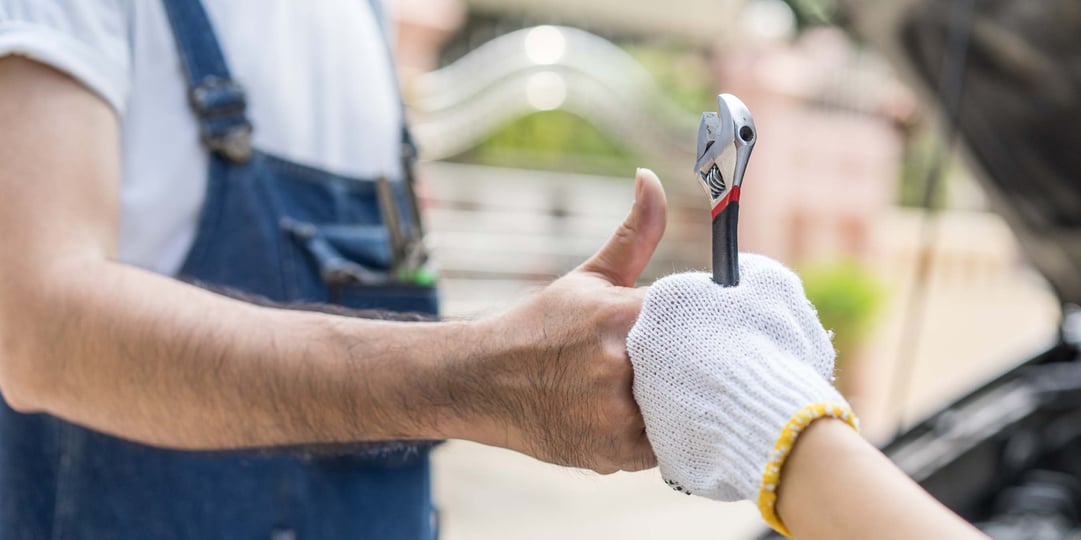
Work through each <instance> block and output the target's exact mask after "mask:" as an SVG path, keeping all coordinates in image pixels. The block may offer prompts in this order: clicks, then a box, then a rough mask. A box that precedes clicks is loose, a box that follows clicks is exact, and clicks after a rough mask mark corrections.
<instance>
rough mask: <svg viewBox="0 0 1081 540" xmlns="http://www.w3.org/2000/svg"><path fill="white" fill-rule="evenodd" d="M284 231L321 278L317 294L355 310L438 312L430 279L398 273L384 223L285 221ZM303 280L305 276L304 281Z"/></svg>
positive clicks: (316, 284) (314, 285) (288, 219)
mask: <svg viewBox="0 0 1081 540" xmlns="http://www.w3.org/2000/svg"><path fill="white" fill-rule="evenodd" d="M281 228H282V231H283V232H284V233H285V234H286V235H287V236H288V237H289V238H290V240H291V241H292V243H293V244H294V246H296V247H298V248H299V249H300V251H301V252H302V253H303V255H304V256H305V258H306V259H307V262H308V264H309V265H311V266H312V268H311V269H312V270H314V272H309V273H310V274H314V275H315V276H317V277H318V280H319V283H312V282H309V283H307V284H306V285H303V286H306V287H316V288H319V289H321V290H320V291H309V292H311V293H316V292H318V293H319V294H318V296H319V297H322V298H324V300H325V301H326V302H328V303H332V304H338V305H341V306H344V307H348V308H352V309H386V310H392V311H408V312H417V313H427V314H435V313H436V312H437V311H438V295H437V293H436V289H435V287H433V286H432V285H430V284H427V283H417V282H411V281H409V279H410V278H411V277H413V276H411V275H403V274H404V273H399V272H395V269H394V261H393V255H392V250H391V245H390V238H389V235H388V234H387V231H386V228H385V227H383V226H382V225H342V224H329V225H327V224H322V225H320V224H314V223H306V222H301V221H297V220H295V219H292V218H283V219H282V220H281ZM302 281H304V280H302Z"/></svg>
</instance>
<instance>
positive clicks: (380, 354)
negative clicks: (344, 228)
mask: <svg viewBox="0 0 1081 540" xmlns="http://www.w3.org/2000/svg"><path fill="white" fill-rule="evenodd" d="M48 277H49V278H50V279H41V280H38V281H37V285H36V286H33V287H25V288H23V289H22V292H13V293H11V296H10V297H9V298H7V299H6V302H5V304H6V305H7V306H8V307H11V306H16V305H17V306H19V309H18V313H15V312H14V310H11V309H8V310H7V312H6V315H7V316H6V317H5V320H4V322H3V324H0V326H2V327H3V328H4V330H5V332H4V333H5V334H6V335H5V339H4V340H3V343H4V344H5V352H6V354H7V355H8V357H7V358H5V360H4V361H5V363H7V364H9V365H10V364H12V363H13V362H14V363H16V364H15V365H16V366H17V367H16V368H14V369H10V368H9V369H6V371H5V378H6V379H14V381H12V380H6V381H4V382H5V391H6V392H8V393H9V394H12V395H9V396H7V397H8V398H9V401H13V402H14V403H15V404H16V405H17V406H19V407H20V408H22V409H24V410H41V411H45V412H49V413H51V414H54V415H57V416H60V417H63V418H65V419H68V420H70V421H73V422H76V423H80V424H83V425H86V426H89V427H92V428H95V429H99V430H101V431H105V432H109V433H112V434H116V435H118V436H122V437H125V438H129V439H134V440H138V441H141V442H145V443H149V444H155V445H161V446H168V447H178V448H200V449H211V448H237V447H250V446H270V445H290V444H304V443H333V442H350V441H364V440H382V439H429V438H440V437H447V436H465V437H468V436H469V435H470V434H469V433H468V432H467V431H466V430H465V429H464V427H463V426H467V425H468V422H467V421H464V420H463V419H462V418H460V417H459V416H458V415H460V414H462V413H463V412H464V411H467V410H468V408H467V407H462V406H455V405H454V403H453V400H454V399H464V400H468V399H470V398H469V397H468V396H465V395H460V394H462V393H463V391H464V390H463V388H469V387H468V385H466V386H462V385H461V384H458V382H457V378H456V377H449V376H447V374H448V372H449V371H450V370H452V369H453V368H454V366H458V365H462V364H465V363H468V362H470V361H474V360H475V359H476V358H477V357H478V356H479V355H478V352H477V351H471V350H469V348H470V347H471V346H472V344H475V343H476V341H477V340H475V339H472V338H471V337H470V336H472V335H473V334H474V333H475V329H474V328H473V325H472V323H404V322H393V321H375V320H364V319H354V318H346V317H341V316H334V315H328V314H323V313H309V312H302V311H293V310H283V309H272V308H267V307H260V306H255V305H251V304H249V303H246V302H242V301H238V300H234V299H230V298H226V297H223V296H221V295H218V294H213V293H210V292H207V291H204V290H201V289H199V288H196V287H193V286H191V285H186V284H183V283H179V282H177V281H175V280H171V279H169V278H165V277H161V276H157V275H154V274H150V273H148V272H144V271H141V270H138V269H134V268H130V267H127V266H124V265H120V264H117V263H108V262H101V263H80V264H74V263H71V264H68V265H67V266H66V267H64V268H58V269H56V270H55V271H54V272H53V273H52V275H50V276H48ZM9 290H10V289H9ZM16 296H17V297H18V298H15V297H16ZM12 389H15V390H13V391H10V392H9V391H8V390H12ZM12 398H14V399H12Z"/></svg>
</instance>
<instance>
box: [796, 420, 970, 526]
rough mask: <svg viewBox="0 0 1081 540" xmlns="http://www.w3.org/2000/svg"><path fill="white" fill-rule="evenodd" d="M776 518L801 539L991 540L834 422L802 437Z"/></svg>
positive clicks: (813, 428)
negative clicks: (941, 539)
mask: <svg viewBox="0 0 1081 540" xmlns="http://www.w3.org/2000/svg"><path fill="white" fill-rule="evenodd" d="M777 514H778V515H779V516H780V517H781V518H782V519H783V520H784V523H785V525H787V526H788V528H789V530H790V531H791V532H792V535H793V536H794V537H796V538H799V539H801V540H813V539H819V538H822V539H826V538H828V539H831V540H846V539H849V538H852V539H856V538H859V539H864V538H876V539H880V540H894V539H896V540H901V539H916V538H918V539H937V538H949V539H951V540H952V539H958V540H963V539H967V538H985V536H984V535H982V534H981V533H980V532H979V531H977V530H976V529H975V528H974V527H972V526H971V525H969V524H968V523H965V522H964V521H963V520H962V519H961V518H959V517H957V516H956V515H955V514H954V513H953V512H950V511H949V510H948V509H947V508H946V507H944V506H942V505H941V504H940V503H939V502H938V501H936V500H935V499H933V498H932V497H931V496H929V495H928V494H927V493H926V492H924V491H923V489H921V488H920V487H919V486H918V485H917V484H916V483H915V482H913V481H912V480H911V479H910V478H908V477H907V476H905V475H904V473H902V472H901V471H900V470H899V469H898V468H897V467H895V466H894V465H893V463H892V462H890V460H889V459H887V458H886V456H884V455H882V453H881V452H879V451H878V450H877V449H876V448H875V447H874V446H872V445H871V444H870V443H868V442H867V441H866V440H864V439H863V438H862V437H860V436H859V435H857V434H856V433H855V432H854V431H853V430H851V429H849V427H848V426H845V425H844V424H841V423H840V422H837V421H835V420H831V419H823V420H820V421H817V422H815V423H813V424H812V425H811V426H810V427H809V428H807V430H805V431H804V433H803V434H802V435H800V437H799V440H798V442H797V444H796V446H795V448H794V449H793V450H792V454H791V455H790V456H789V458H788V461H787V462H786V463H785V466H784V470H783V471H782V475H781V489H780V492H779V493H778V497H777Z"/></svg>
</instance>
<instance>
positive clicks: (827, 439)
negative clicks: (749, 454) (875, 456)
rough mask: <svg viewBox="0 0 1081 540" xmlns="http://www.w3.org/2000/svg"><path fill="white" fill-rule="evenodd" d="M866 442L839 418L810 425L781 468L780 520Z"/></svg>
mask: <svg viewBox="0 0 1081 540" xmlns="http://www.w3.org/2000/svg"><path fill="white" fill-rule="evenodd" d="M866 444H867V443H866V441H864V440H863V438H862V437H861V436H860V435H859V433H857V432H856V431H855V430H854V429H852V426H850V425H849V424H847V423H846V422H844V421H843V420H841V419H837V418H832V417H823V418H819V419H818V420H815V421H814V422H811V424H810V425H809V426H807V428H806V429H804V430H803V432H802V433H801V434H800V436H799V437H798V438H797V439H796V441H795V444H794V445H793V446H792V451H791V452H790V453H789V455H788V459H786V460H785V463H784V466H783V467H782V468H781V476H780V484H779V485H778V488H777V501H776V505H775V509H776V513H777V517H778V518H779V519H780V520H781V521H783V520H784V517H785V516H786V515H789V514H790V513H791V509H792V508H793V507H794V506H795V505H796V504H798V503H799V501H798V499H799V498H800V497H802V496H806V495H805V494H806V493H808V492H809V489H808V488H813V486H814V484H815V483H816V482H818V481H820V477H821V475H823V474H825V475H826V476H829V473H828V471H829V470H830V469H831V468H833V467H835V466H844V463H845V462H846V461H848V456H850V455H851V454H852V452H854V451H857V450H859V447H860V446H865V445H866Z"/></svg>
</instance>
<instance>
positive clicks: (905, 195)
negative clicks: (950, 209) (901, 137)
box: [897, 126, 964, 209]
mask: <svg viewBox="0 0 1081 540" xmlns="http://www.w3.org/2000/svg"><path fill="white" fill-rule="evenodd" d="M941 139H942V136H941V135H939V134H938V132H937V131H936V130H935V129H933V128H931V127H929V126H924V127H922V128H920V129H918V130H916V131H915V132H913V133H912V134H911V135H910V136H909V137H908V140H907V141H906V142H905V149H904V158H903V161H902V162H901V182H900V186H899V189H900V192H899V193H898V197H897V201H898V203H899V204H900V205H901V206H909V207H916V208H919V207H922V206H923V202H924V197H925V195H926V191H927V181H928V177H927V174H928V172H930V170H931V167H932V165H933V164H932V161H933V160H934V159H935V156H936V154H937V153H938V146H939V144H941ZM959 174H964V171H963V168H962V167H961V165H960V163H959V162H958V161H957V160H955V159H952V158H951V159H949V161H948V162H947V163H946V168H945V170H944V171H943V175H942V178H941V179H939V182H938V184H937V185H935V191H934V193H932V194H931V207H932V208H935V209H940V208H945V207H947V206H949V202H950V201H949V197H948V196H949V185H950V182H951V179H952V178H954V177H955V176H956V175H959Z"/></svg>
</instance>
